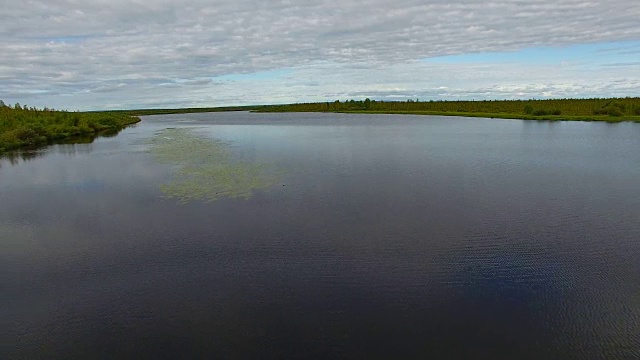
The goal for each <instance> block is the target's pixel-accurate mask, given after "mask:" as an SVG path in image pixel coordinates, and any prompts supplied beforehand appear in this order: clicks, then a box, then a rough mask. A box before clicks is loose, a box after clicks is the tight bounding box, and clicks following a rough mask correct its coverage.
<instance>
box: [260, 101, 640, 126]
mask: <svg viewBox="0 0 640 360" xmlns="http://www.w3.org/2000/svg"><path fill="white" fill-rule="evenodd" d="M255 111H258V112H337V113H360V114H407V115H437V116H464V117H483V118H501V119H521V120H541V121H605V122H610V123H617V122H640V98H638V97H635V98H632V97H627V98H610V99H550V100H487V101H418V100H407V101H375V100H369V99H365V100H363V101H355V100H350V101H345V102H340V101H335V102H325V103H300V104H288V105H268V106H263V107H261V108H259V109H257V110H255Z"/></svg>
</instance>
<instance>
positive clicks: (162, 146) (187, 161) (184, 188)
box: [149, 129, 279, 203]
mask: <svg viewBox="0 0 640 360" xmlns="http://www.w3.org/2000/svg"><path fill="white" fill-rule="evenodd" d="M149 144H150V145H151V146H150V152H151V153H152V154H153V155H154V156H155V158H156V159H157V160H158V161H160V162H162V163H166V164H171V165H174V172H173V175H174V176H173V179H172V180H171V181H169V182H167V183H165V184H162V185H161V187H160V189H161V191H162V192H163V193H164V195H165V196H166V197H168V198H175V199H178V201H179V202H181V203H186V202H188V201H192V200H204V201H215V200H218V199H220V198H223V197H227V198H245V199H248V198H249V197H251V195H252V194H253V193H254V191H256V190H259V189H265V188H268V187H271V186H272V185H274V184H275V183H276V182H277V181H278V180H279V176H278V175H277V174H276V173H274V172H273V171H269V169H268V167H267V166H266V165H265V164H260V163H254V162H248V161H242V160H237V159H235V158H234V157H233V156H232V154H231V152H230V144H229V143H227V142H224V141H221V140H216V139H210V138H206V137H203V136H199V135H198V134H196V133H195V132H194V131H193V130H191V129H165V130H162V131H160V132H158V133H156V135H155V136H154V137H153V138H151V139H150V140H149Z"/></svg>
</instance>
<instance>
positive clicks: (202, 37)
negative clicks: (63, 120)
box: [0, 0, 640, 110]
mask: <svg viewBox="0 0 640 360" xmlns="http://www.w3.org/2000/svg"><path fill="white" fill-rule="evenodd" d="M639 19H640V1H638V0H606V1H605V0H603V1H599V0H596V1H589V0H536V1H522V0H502V1H495V2H494V1H491V0H482V1H480V0H452V1H445V0H421V1H416V0H409V1H389V0H384V1H382V0H367V1H353V0H339V1H338V0H313V1H311V0H301V1H295V0H281V1H249V0H233V1H228V0H212V1H204V0H181V1H174V0H135V1H130V0H46V1H38V0H23V1H15V0H0V99H1V100H3V101H4V102H5V103H9V104H15V103H16V102H19V103H21V104H23V105H24V104H27V105H29V106H36V107H44V106H47V107H50V108H51V107H53V108H56V109H67V110H102V109H136V108H176V107H209V106H230V105H252V104H279V103H292V102H315V101H334V100H347V99H356V100H358V99H364V98H367V97H368V98H371V99H375V100H407V99H409V98H411V99H420V100H463V99H474V100H483V99H530V98H536V99H542V98H566V97H572V98H579V97H625V96H640V20H639Z"/></svg>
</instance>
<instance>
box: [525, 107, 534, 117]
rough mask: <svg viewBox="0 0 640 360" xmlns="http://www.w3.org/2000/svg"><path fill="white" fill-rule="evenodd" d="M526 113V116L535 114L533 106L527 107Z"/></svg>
mask: <svg viewBox="0 0 640 360" xmlns="http://www.w3.org/2000/svg"><path fill="white" fill-rule="evenodd" d="M524 113H525V114H529V115H531V114H533V106H531V105H527V106H525V107H524Z"/></svg>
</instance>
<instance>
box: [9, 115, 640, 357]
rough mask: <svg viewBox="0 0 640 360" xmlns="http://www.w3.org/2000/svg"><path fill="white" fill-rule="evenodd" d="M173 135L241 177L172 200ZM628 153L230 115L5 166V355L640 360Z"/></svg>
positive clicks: (635, 191)
mask: <svg viewBox="0 0 640 360" xmlns="http://www.w3.org/2000/svg"><path fill="white" fill-rule="evenodd" d="M168 128H177V129H179V130H181V131H182V130H184V131H186V132H187V133H188V134H191V135H190V136H195V138H197V139H205V140H206V139H209V140H210V141H211V143H212V144H217V145H214V147H215V149H218V150H219V151H222V152H223V153H224V154H225V155H224V161H226V162H225V163H224V164H227V165H229V166H232V167H234V169H235V166H247V167H245V168H244V169H252V170H251V171H244V170H243V171H239V172H238V173H237V174H236V173H234V174H236V175H234V176H239V177H240V180H239V181H234V182H228V183H225V185H224V189H228V188H229V187H231V189H232V190H234V191H231V192H227V193H221V194H218V195H219V196H218V195H216V196H209V195H211V194H212V193H211V192H207V191H206V189H207V187H209V186H216V184H220V181H219V180H216V181H211V178H212V177H210V176H209V177H207V176H205V177H199V178H198V179H199V180H198V182H197V184H198V186H200V187H196V188H197V189H198V190H197V191H199V193H196V192H195V190H193V189H194V185H189V187H185V186H183V187H182V188H181V191H187V192H189V191H191V192H190V195H193V196H187V197H186V198H185V197H172V196H170V195H171V193H168V192H167V191H166V189H167V186H170V185H171V184H175V183H176V182H178V183H180V181H182V180H184V179H185V178H184V176H187V178H188V177H189V176H192V175H193V173H189V172H187V175H185V174H184V172H182V173H181V170H180V169H184V166H182V167H181V164H180V163H176V162H175V161H162V158H159V157H158V156H157V153H154V151H153V141H154V139H156V140H157V139H160V138H159V136H166V134H167V133H165V132H163V131H167V130H166V129H168ZM170 130H171V129H170ZM163 134H164V135H163ZM206 146H207V145H206V144H205V147H206ZM220 146H222V147H220ZM218 150H208V151H211V152H212V153H216V154H217V152H216V151H218ZM639 150H640V126H638V125H637V124H601V123H569V122H535V121H519V120H494V119H479V118H455V117H426V116H394V115H348V114H291V113H289V114H252V113H242V112H239V113H211V114H188V115H162V116H147V117H143V122H141V123H140V124H139V125H137V126H135V127H132V128H129V129H126V130H124V131H123V132H122V133H120V134H119V135H118V136H116V137H112V138H101V139H97V140H96V141H94V142H93V143H90V144H77V145H69V144H67V145H55V146H51V147H48V148H45V149H43V150H40V151H38V152H36V153H30V154H28V155H25V156H23V157H22V158H21V157H20V156H13V157H12V158H11V159H9V158H6V157H5V158H3V159H0V204H1V206H0V239H1V244H2V251H1V255H0V256H1V259H0V260H1V263H2V267H3V274H4V276H3V286H2V288H3V294H4V295H3V300H4V301H3V307H2V310H1V311H2V313H1V314H2V319H4V321H3V324H4V325H3V328H4V331H3V333H4V334H5V335H6V336H3V337H5V338H7V339H9V341H8V342H6V345H3V348H2V353H0V357H2V358H48V359H54V358H64V359H67V358H119V357H147V358H176V357H183V358H193V357H202V356H207V357H210V356H211V355H213V356H216V357H223V358H228V357H243V358H255V357H262V358H270V357H271V358H283V357H287V358H289V357H317V358H327V357H332V358H354V357H356V358H370V357H385V358H391V357H398V356H400V357H410V358H411V357H413V358H425V357H429V356H435V357H438V358H460V357H464V358H558V359H570V358H576V359H584V358H612V359H616V358H619V359H623V358H638V357H640V242H639V240H640V182H639V180H640V151H639ZM203 153H204V152H198V153H194V156H193V157H186V159H187V160H184V161H187V162H189V161H191V160H193V159H196V160H197V161H199V162H197V161H196V162H195V163H191V164H190V165H189V166H192V167H195V168H196V169H197V168H198V166H197V164H204V165H202V168H206V167H207V166H209V167H211V166H213V165H212V164H215V163H220V161H217V160H216V161H217V162H216V161H210V160H206V159H204V158H200V157H198V156H200V155H202V154H203ZM198 154H199V155H198ZM216 156H217V155H216ZM189 159H191V160H189ZM181 161H182V160H181ZM194 164H195V165H194ZM207 164H208V165H207ZM238 164H241V165H238ZM183 165H184V164H183ZM214 168H215V169H218V170H211V171H214V174H215V176H222V175H220V174H223V175H224V174H226V173H224V172H223V173H220V172H219V169H220V168H219V167H217V168H216V167H215V166H214ZM258 169H259V170H258ZM225 171H228V170H225ZM262 171H266V173H268V174H271V175H273V174H277V176H273V177H271V176H270V177H268V180H269V181H268V182H264V181H262V180H264V178H262V177H261V176H262V175H260V174H263V172H262ZM238 174H239V175H238ZM247 174H249V176H250V178H248V177H246V176H247ZM181 176H183V177H182V178H181ZM215 176H213V178H214V179H222V178H216V177H215ZM224 176H226V175H224ZM224 176H223V178H224V179H227V178H226V177H224ZM242 176H245V177H242ZM247 179H250V180H251V181H249V180H247ZM256 179H257V180H256ZM261 179H262V180H261ZM254 180H255V181H258V182H257V183H259V184H261V186H257V187H250V189H248V191H246V190H247V189H246V188H245V187H242V186H241V187H242V189H241V190H245V191H244V192H241V193H242V195H243V196H233V195H234V194H237V193H238V192H237V191H236V190H237V187H236V186H232V185H230V184H240V185H242V184H248V183H251V184H253V182H252V181H254ZM243 181H245V182H243ZM203 186H204V189H205V190H203ZM163 189H164V190H163ZM185 189H186V190H185ZM203 191H204V194H205V195H206V196H199V195H198V194H201V193H202V192H203ZM213 193H214V195H215V193H216V191H213ZM194 194H195V195H194Z"/></svg>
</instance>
